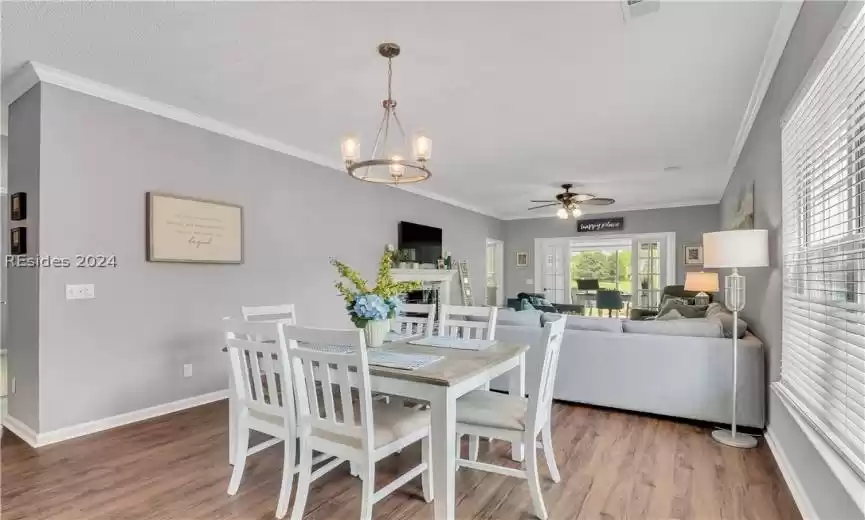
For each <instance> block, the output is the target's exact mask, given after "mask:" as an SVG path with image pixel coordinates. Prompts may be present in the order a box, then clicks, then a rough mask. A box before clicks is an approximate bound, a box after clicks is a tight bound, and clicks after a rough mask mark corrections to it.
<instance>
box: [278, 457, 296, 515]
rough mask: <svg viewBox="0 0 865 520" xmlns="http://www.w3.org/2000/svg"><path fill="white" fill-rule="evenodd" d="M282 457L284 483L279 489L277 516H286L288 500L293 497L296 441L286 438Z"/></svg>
mask: <svg viewBox="0 0 865 520" xmlns="http://www.w3.org/2000/svg"><path fill="white" fill-rule="evenodd" d="M282 443H283V444H284V445H285V446H284V448H285V449H284V450H283V457H282V484H281V486H280V490H279V500H278V501H277V503H276V517H277V518H284V517H285V513H286V512H288V501H289V499H290V498H291V484H292V481H294V442H293V441H289V440H285V441H283V442H282Z"/></svg>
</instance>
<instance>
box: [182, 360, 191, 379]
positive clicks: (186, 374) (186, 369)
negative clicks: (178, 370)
mask: <svg viewBox="0 0 865 520" xmlns="http://www.w3.org/2000/svg"><path fill="white" fill-rule="evenodd" d="M183 377H192V364H191V363H187V364H185V365H183Z"/></svg>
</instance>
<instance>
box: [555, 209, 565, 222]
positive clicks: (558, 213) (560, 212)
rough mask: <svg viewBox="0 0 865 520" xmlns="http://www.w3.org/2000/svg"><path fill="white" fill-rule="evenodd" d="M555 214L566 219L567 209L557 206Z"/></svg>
mask: <svg viewBox="0 0 865 520" xmlns="http://www.w3.org/2000/svg"><path fill="white" fill-rule="evenodd" d="M556 216H557V217H559V218H560V219H562V220H564V219H567V218H568V210H566V209H565V208H559V210H558V211H556Z"/></svg>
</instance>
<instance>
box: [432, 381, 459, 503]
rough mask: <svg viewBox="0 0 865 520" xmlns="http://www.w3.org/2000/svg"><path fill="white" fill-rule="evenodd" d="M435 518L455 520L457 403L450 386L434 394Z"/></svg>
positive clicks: (433, 475) (435, 391)
mask: <svg viewBox="0 0 865 520" xmlns="http://www.w3.org/2000/svg"><path fill="white" fill-rule="evenodd" d="M430 397H431V398H430V400H429V402H430V411H431V412H432V418H431V432H430V437H431V439H430V440H431V441H432V462H433V472H432V477H433V495H434V496H435V500H433V504H434V506H435V519H436V520H453V518H454V509H455V507H456V490H455V489H454V487H455V484H456V460H455V457H454V453H455V451H456V400H455V399H454V395H453V393H452V392H451V391H450V389H449V388H448V387H446V386H441V387H435V389H434V390H433V392H431V395H430Z"/></svg>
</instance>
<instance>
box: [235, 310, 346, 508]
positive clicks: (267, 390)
mask: <svg viewBox="0 0 865 520" xmlns="http://www.w3.org/2000/svg"><path fill="white" fill-rule="evenodd" d="M223 330H224V332H225V343H226V347H227V350H228V358H229V363H230V370H231V378H232V382H233V385H232V388H233V389H234V392H235V396H236V399H235V401H236V403H237V406H238V407H239V408H240V409H239V410H238V417H237V421H236V422H235V424H234V428H235V439H237V440H236V443H235V453H234V469H233V470H232V473H231V480H230V481H229V483H228V494H229V495H234V494H235V493H237V490H238V488H239V487H240V482H241V480H242V479H243V472H244V469H245V467H246V458H247V457H248V456H250V455H254V454H256V453H258V452H260V451H262V450H265V449H267V448H269V447H271V446H274V445H276V444H279V443H280V442H282V443H283V449H284V452H283V466H282V484H281V486H280V492H279V500H278V501H277V505H276V517H277V518H283V517H284V516H285V514H286V512H287V511H288V502H289V497H290V496H291V484H292V481H293V479H294V474H295V473H297V472H298V466H297V464H296V463H295V460H296V452H295V444H296V443H297V418H296V417H297V415H296V402H295V395H294V390H293V387H292V384H291V371H290V370H289V364H288V354H287V352H286V351H285V347H284V346H283V345H282V344H281V343H279V342H278V341H277V339H276V338H277V337H278V336H279V331H278V327H277V323H276V322H262V323H250V322H247V321H242V320H235V319H231V318H224V319H223ZM251 430H255V431H258V432H262V433H265V434H267V435H270V436H271V439H268V440H266V441H263V442H261V443H259V444H256V445H255V446H252V447H250V446H249V432H250V431H251ZM329 458H331V457H329V456H319V457H317V458H316V460H315V461H314V463H315V464H318V463H320V462H323V461H325V460H327V459H329ZM339 462H342V461H335V462H334V463H333V465H332V467H336V465H338V463H339Z"/></svg>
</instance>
